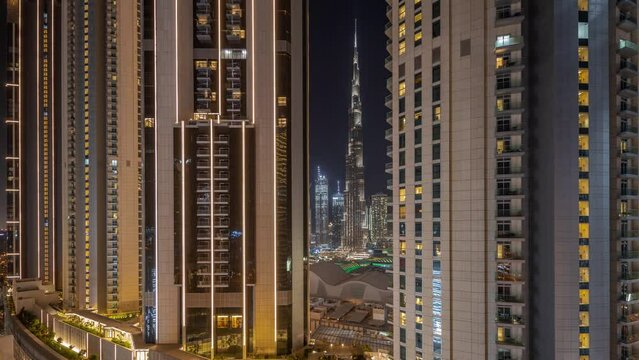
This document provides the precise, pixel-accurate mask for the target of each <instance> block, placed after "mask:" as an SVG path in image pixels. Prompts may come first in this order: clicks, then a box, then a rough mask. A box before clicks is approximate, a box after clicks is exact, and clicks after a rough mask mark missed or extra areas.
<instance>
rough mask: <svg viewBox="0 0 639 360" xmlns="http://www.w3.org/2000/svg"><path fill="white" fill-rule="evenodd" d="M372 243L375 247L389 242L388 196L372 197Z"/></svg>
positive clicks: (370, 227)
mask: <svg viewBox="0 0 639 360" xmlns="http://www.w3.org/2000/svg"><path fill="white" fill-rule="evenodd" d="M368 216H369V219H370V220H369V222H368V223H369V230H368V231H369V233H370V240H369V241H370V242H371V244H372V245H373V246H375V247H378V248H379V247H380V246H383V245H384V243H385V242H386V241H388V196H387V195H386V194H374V195H372V196H371V205H370V210H369V214H368Z"/></svg>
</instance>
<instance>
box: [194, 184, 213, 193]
mask: <svg viewBox="0 0 639 360" xmlns="http://www.w3.org/2000/svg"><path fill="white" fill-rule="evenodd" d="M196 191H197V192H209V191H211V187H210V186H209V183H199V184H198V185H197V190H196Z"/></svg>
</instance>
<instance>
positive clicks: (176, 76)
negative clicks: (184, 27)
mask: <svg viewBox="0 0 639 360" xmlns="http://www.w3.org/2000/svg"><path fill="white" fill-rule="evenodd" d="M178 1H179V0H175V123H176V124H177V123H178V121H179V112H180V109H179V104H180V100H179V99H178V93H179V86H178V84H179V83H180V80H179V77H178V39H179V36H178V35H179V31H178Z"/></svg>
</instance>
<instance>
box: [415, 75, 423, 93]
mask: <svg viewBox="0 0 639 360" xmlns="http://www.w3.org/2000/svg"><path fill="white" fill-rule="evenodd" d="M421 87H422V73H421V72H419V73H417V74H415V90H417V89H419V88H421Z"/></svg>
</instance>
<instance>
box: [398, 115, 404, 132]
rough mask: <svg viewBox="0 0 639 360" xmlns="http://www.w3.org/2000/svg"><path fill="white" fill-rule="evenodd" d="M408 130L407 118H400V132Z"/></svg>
mask: <svg viewBox="0 0 639 360" xmlns="http://www.w3.org/2000/svg"><path fill="white" fill-rule="evenodd" d="M405 129H406V116H402V117H400V118H399V131H404V130H405Z"/></svg>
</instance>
